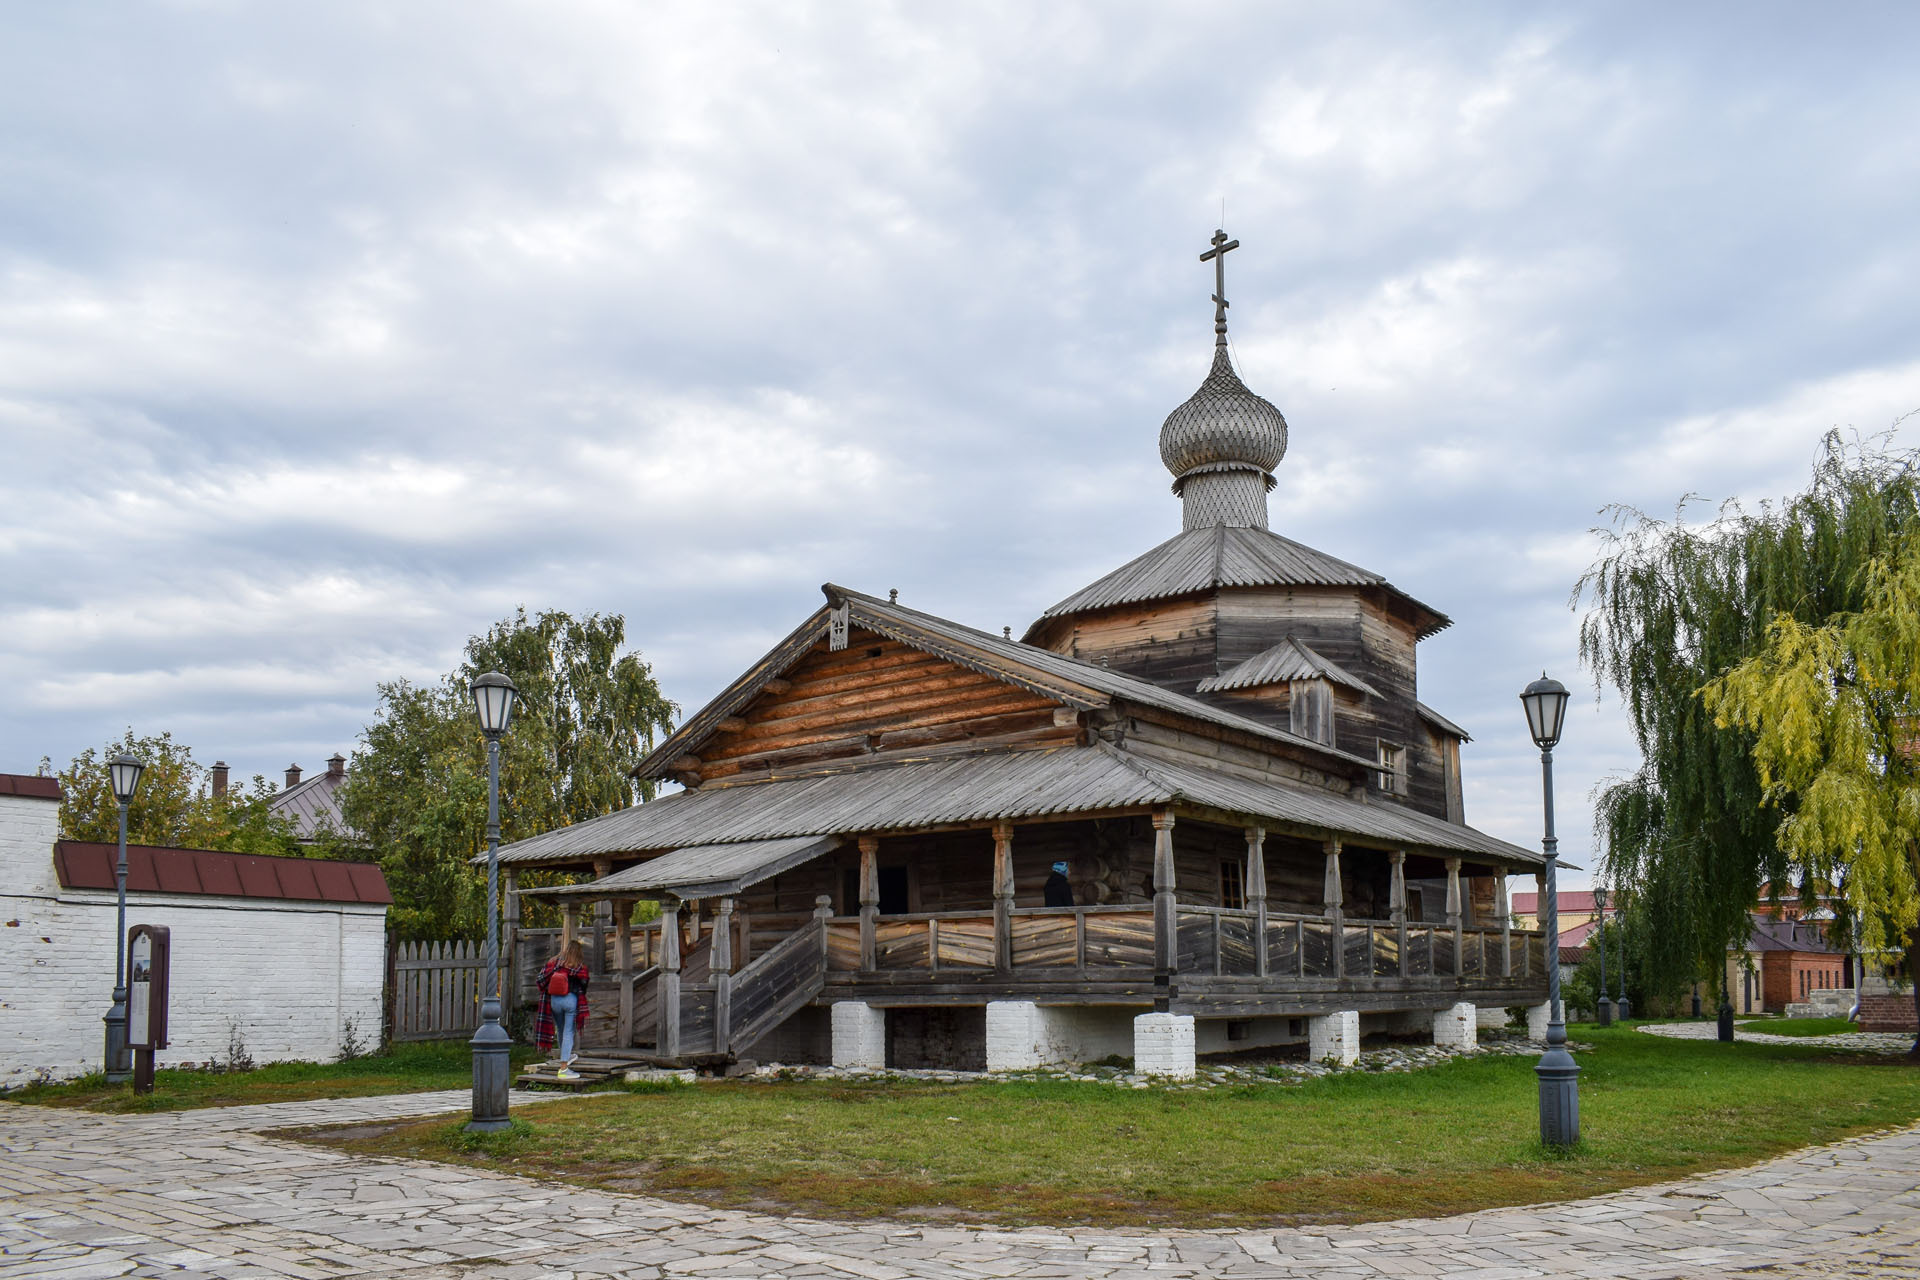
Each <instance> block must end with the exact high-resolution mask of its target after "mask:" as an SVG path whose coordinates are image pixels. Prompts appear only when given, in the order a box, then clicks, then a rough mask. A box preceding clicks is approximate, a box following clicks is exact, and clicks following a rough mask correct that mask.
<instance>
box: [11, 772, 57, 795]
mask: <svg viewBox="0 0 1920 1280" xmlns="http://www.w3.org/2000/svg"><path fill="white" fill-rule="evenodd" d="M0 796H32V797H34V798H35V799H36V800H58V799H59V798H60V779H58V778H42V777H40V776H38V775H36V774H31V773H0Z"/></svg>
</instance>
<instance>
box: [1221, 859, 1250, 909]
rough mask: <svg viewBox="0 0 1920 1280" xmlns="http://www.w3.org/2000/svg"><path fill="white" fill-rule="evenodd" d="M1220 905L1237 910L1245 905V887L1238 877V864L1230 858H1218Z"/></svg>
mask: <svg viewBox="0 0 1920 1280" xmlns="http://www.w3.org/2000/svg"><path fill="white" fill-rule="evenodd" d="M1220 905H1221V906H1223V907H1225V908H1227V909H1228V910H1229V911H1239V910H1241V909H1242V908H1243V907H1245V906H1246V905H1247V887H1246V885H1245V884H1244V883H1243V882H1242V881H1241V879H1240V864H1239V863H1238V862H1235V861H1234V860H1233V859H1232V858H1222V859H1221V860H1220Z"/></svg>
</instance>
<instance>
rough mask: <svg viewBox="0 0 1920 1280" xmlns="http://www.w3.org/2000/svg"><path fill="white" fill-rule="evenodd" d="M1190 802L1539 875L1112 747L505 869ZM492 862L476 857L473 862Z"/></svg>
mask: <svg viewBox="0 0 1920 1280" xmlns="http://www.w3.org/2000/svg"><path fill="white" fill-rule="evenodd" d="M1181 801H1185V802H1187V803H1190V804H1195V805H1202V806H1206V807H1208V808H1212V809H1221V810H1225V811H1227V812H1230V813H1235V814H1241V815H1245V816H1246V817H1248V818H1251V819H1255V820H1266V821H1269V822H1274V823H1281V824H1292V825H1294V826H1298V827H1306V828H1310V829H1312V830H1314V831H1317V832H1324V833H1327V834H1341V835H1347V836H1351V837H1354V838H1356V839H1358V840H1360V841H1362V842H1365V841H1375V842H1378V843H1380V844H1382V845H1385V846H1387V847H1399V848H1418V849H1430V850H1440V851H1444V852H1447V853H1462V854H1470V855H1479V856H1481V857H1485V858H1488V859H1491V860H1493V861H1496V862H1500V863H1503V864H1508V865H1522V866H1537V865H1539V863H1540V862H1541V856H1540V855H1539V854H1538V853H1535V852H1534V851H1532V850H1531V849H1525V848H1521V847H1520V846H1518V845H1513V844H1509V843H1508V842H1506V841H1504V840H1501V839H1498V838H1496V837H1494V836H1490V835H1488V834H1486V833H1485V832H1482V831H1477V830H1475V829H1474V828H1472V827H1469V826H1465V825H1462V824H1460V823H1454V822H1447V821H1445V820H1443V819H1440V818H1435V817H1430V816H1428V815H1427V814H1423V813H1420V812H1418V811H1416V810H1413V809H1408V808H1405V807H1403V806H1400V805H1397V804H1381V803H1377V802H1369V801H1364V800H1360V799H1355V798H1352V797H1349V796H1343V795H1339V794H1336V793H1335V792H1332V791H1327V790H1323V789H1321V788H1317V787H1306V786H1300V785H1297V784H1290V783H1283V782H1273V781H1259V780H1255V779H1251V778H1246V777H1242V776H1240V775H1237V774H1230V773H1227V772H1225V771H1216V770H1206V769H1198V768H1191V767H1187V766H1183V765H1175V764H1169V763H1166V762H1164V761H1161V760H1157V759H1155V760H1148V759H1146V758H1145V757H1143V756H1140V755H1138V754H1135V753H1133V752H1130V751H1127V750H1124V749H1122V748H1119V747H1115V746H1113V745H1111V744H1109V743H1106V742H1096V743H1094V744H1093V745H1091V746H1086V747H1077V746H1075V747H1046V748H1038V749H1033V750H1025V751H1011V752H995V753H991V754H982V755H975V756H957V757H951V758H947V759H940V760H915V761H906V762H900V763H889V764H877V765H869V766H866V767H864V768H858V769H841V770H837V771H829V772H822V773H816V774H810V775H803V776H800V777H792V778H775V779H771V780H769V781H765V782H754V783H748V784H745V785H742V786H732V787H711V788H708V787H703V788H700V789H698V790H694V791H681V792H676V793H675V794H673V795H669V796H663V797H661V798H660V799H658V800H650V801H648V802H647V803H645V804H638V805H633V806H632V807H630V808H626V809H619V810H616V811H615V812H613V813H609V814H605V815H603V816H601V817H598V818H592V819H589V820H588V821H586V822H580V823H575V824H574V825H572V826H569V827H558V828H555V829H554V830H552V831H547V832H543V833H542V834H540V835H537V836H531V837H529V838H527V839H525V840H520V841H516V842H515V843H513V844H510V845H504V846H502V847H501V849H500V861H501V862H502V863H504V864H522V865H525V864H533V865H539V864H543V863H544V864H566V863H579V862H584V861H586V860H588V859H590V858H596V857H605V856H608V855H610V854H629V855H640V854H648V853H654V852H658V851H662V850H668V849H684V848H687V847H690V846H709V845H728V844H735V843H741V842H748V841H764V840H780V839H788V838H793V837H800V836H835V835H851V834H856V833H861V834H864V833H869V832H884V831H904V830H913V829H917V828H925V827H937V826H951V825H960V824H965V823H975V822H987V821H993V820H997V819H1019V818H1044V817H1047V816H1050V815H1061V814H1072V813H1086V812H1094V811H1099V810H1106V811H1113V810H1117V809H1132V810H1136V811H1137V810H1143V809H1146V808H1150V807H1155V806H1162V805H1169V804H1174V803H1178V802H1181ZM485 860H486V857H485V855H484V854H478V855H475V861H476V862H484V861H485Z"/></svg>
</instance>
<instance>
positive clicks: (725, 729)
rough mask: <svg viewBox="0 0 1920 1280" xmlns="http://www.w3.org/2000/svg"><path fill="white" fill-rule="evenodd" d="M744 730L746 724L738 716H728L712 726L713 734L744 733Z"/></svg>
mask: <svg viewBox="0 0 1920 1280" xmlns="http://www.w3.org/2000/svg"><path fill="white" fill-rule="evenodd" d="M746 728H747V722H746V721H745V720H743V719H741V718H740V717H739V716H728V717H727V718H726V719H724V720H722V721H721V722H720V723H718V724H716V725H714V726H713V729H714V732H715V733H744V732H745V731H746Z"/></svg>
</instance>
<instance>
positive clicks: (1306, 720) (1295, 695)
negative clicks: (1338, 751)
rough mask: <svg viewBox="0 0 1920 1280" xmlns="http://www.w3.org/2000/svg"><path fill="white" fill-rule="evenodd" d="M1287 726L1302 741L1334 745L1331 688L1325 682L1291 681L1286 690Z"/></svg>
mask: <svg viewBox="0 0 1920 1280" xmlns="http://www.w3.org/2000/svg"><path fill="white" fill-rule="evenodd" d="M1287 718H1288V725H1287V727H1288V728H1289V729H1291V730H1292V731H1293V732H1294V733H1296V734H1298V735H1299V736H1300V737H1302V738H1311V739H1313V740H1314V741H1315V742H1324V743H1326V744H1327V745H1328V746H1332V745H1333V686H1332V685H1331V684H1329V683H1328V682H1327V681H1325V680H1294V681H1290V682H1289V683H1288V687H1287Z"/></svg>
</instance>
